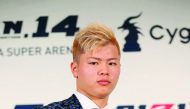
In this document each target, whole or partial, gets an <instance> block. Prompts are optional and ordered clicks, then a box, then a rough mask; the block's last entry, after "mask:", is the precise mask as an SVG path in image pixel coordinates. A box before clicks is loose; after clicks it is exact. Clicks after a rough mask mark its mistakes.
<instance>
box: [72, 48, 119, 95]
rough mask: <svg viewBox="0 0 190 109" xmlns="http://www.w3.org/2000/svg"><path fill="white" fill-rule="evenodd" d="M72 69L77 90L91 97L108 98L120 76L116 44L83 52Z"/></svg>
mask: <svg viewBox="0 0 190 109" xmlns="http://www.w3.org/2000/svg"><path fill="white" fill-rule="evenodd" d="M71 69H72V72H73V75H74V76H75V77H76V78H77V80H76V81H77V91H79V92H80V93H83V94H84V95H86V96H88V97H90V98H105V97H107V98H108V97H109V94H110V93H111V92H112V90H113V89H114V87H115V86H116V83H117V81H118V78H119V74H120V56H119V53H118V50H117V48H116V46H114V45H112V44H108V45H105V46H103V47H98V48H95V49H93V50H92V51H89V52H86V53H84V54H81V55H80V58H79V62H78V63H77V62H73V63H72V64H71Z"/></svg>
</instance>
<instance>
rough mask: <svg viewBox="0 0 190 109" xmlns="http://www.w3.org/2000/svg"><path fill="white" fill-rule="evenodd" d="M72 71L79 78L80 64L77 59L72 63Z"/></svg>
mask: <svg viewBox="0 0 190 109" xmlns="http://www.w3.org/2000/svg"><path fill="white" fill-rule="evenodd" d="M71 71H72V74H73V76H74V77H75V78H78V64H77V62H76V61H73V62H72V63H71Z"/></svg>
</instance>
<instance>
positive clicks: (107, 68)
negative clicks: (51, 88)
mask: <svg viewBox="0 0 190 109" xmlns="http://www.w3.org/2000/svg"><path fill="white" fill-rule="evenodd" d="M72 53H73V62H72V63H71V71H72V74H73V76H74V77H75V78H76V90H77V91H76V93H75V94H73V95H72V96H71V97H70V98H68V99H66V100H63V101H60V102H55V103H52V104H49V105H47V106H44V107H38V108H36V109H106V108H108V107H107V105H108V98H109V95H110V93H111V92H112V91H113V89H114V88H115V86H116V84H117V81H118V78H119V75H120V47H119V44H118V42H117V40H116V38H115V36H114V33H113V32H112V31H111V30H110V29H109V28H107V27H105V26H103V25H99V24H93V25H90V26H88V27H86V28H85V29H83V30H81V31H79V33H78V34H77V35H76V37H75V39H74V42H73V49H72Z"/></svg>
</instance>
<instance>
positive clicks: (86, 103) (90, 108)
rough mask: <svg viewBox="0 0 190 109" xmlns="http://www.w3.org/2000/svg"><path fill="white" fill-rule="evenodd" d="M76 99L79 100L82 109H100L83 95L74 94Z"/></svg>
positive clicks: (106, 107)
mask: <svg viewBox="0 0 190 109" xmlns="http://www.w3.org/2000/svg"><path fill="white" fill-rule="evenodd" d="M75 95H76V97H77V99H78V100H79V102H80V104H81V105H82V107H83V109H100V108H99V107H98V106H97V105H96V104H95V103H94V102H93V101H92V100H90V99H89V98H88V97H86V96H85V95H83V94H81V93H79V92H77V91H76V92H75ZM103 109H109V108H108V106H105V107H104V108H103Z"/></svg>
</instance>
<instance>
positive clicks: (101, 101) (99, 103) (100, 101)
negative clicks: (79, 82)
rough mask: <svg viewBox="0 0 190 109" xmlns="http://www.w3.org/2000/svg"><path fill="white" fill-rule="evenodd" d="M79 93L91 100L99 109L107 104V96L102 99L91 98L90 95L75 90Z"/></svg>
mask: <svg viewBox="0 0 190 109" xmlns="http://www.w3.org/2000/svg"><path fill="white" fill-rule="evenodd" d="M77 91H78V92H79V93H81V94H83V95H85V96H86V97H88V98H89V99H90V100H92V101H93V102H94V103H95V104H96V105H97V106H98V107H99V108H104V107H105V106H106V105H107V102H108V96H107V97H104V98H99V97H96V96H92V95H90V94H87V93H83V92H81V91H79V90H77Z"/></svg>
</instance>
